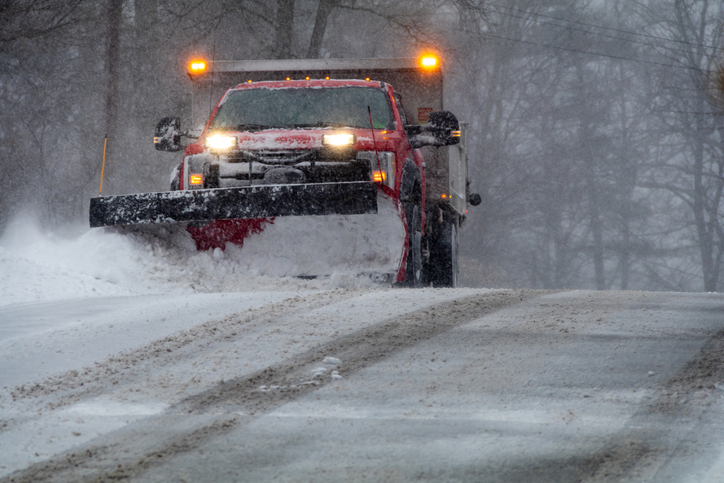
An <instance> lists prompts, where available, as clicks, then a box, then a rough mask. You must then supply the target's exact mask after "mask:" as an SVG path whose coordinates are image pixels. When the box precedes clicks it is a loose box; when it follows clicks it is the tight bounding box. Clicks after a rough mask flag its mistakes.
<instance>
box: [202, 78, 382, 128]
mask: <svg viewBox="0 0 724 483" xmlns="http://www.w3.org/2000/svg"><path fill="white" fill-rule="evenodd" d="M367 106H369V107H370V109H371V111H372V124H373V126H374V127H375V129H389V128H391V125H392V122H393V121H394V117H393V115H392V111H391V109H390V104H389V101H388V97H387V95H386V94H385V93H384V92H383V91H382V90H381V89H378V88H372V87H324V88H313V87H295V88H284V89H265V88H260V89H240V90H237V91H233V92H231V93H230V94H229V96H228V98H227V99H226V101H225V102H224V103H223V104H222V105H221V106H220V107H219V110H218V111H217V113H216V116H215V117H214V119H213V120H212V121H211V124H210V126H209V127H210V128H211V129H234V130H240V131H255V130H261V129H271V128H315V127H352V128H363V129H364V128H366V129H369V127H370V119H369V116H368V113H367Z"/></svg>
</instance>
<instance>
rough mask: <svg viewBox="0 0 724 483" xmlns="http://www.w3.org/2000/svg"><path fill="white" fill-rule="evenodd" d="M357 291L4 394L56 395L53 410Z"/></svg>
mask: <svg viewBox="0 0 724 483" xmlns="http://www.w3.org/2000/svg"><path fill="white" fill-rule="evenodd" d="M359 294H360V292H359V291H356V290H350V289H340V290H333V291H330V292H323V293H318V294H312V295H305V296H296V297H292V298H290V299H286V300H282V301H279V302H272V303H269V304H266V305H264V306H262V307H260V308H258V309H253V310H249V311H248V312H247V313H246V314H242V315H239V314H234V315H229V316H226V317H224V318H222V319H216V320H210V321H207V322H205V323H202V324H199V325H197V326H195V327H192V328H190V329H188V330H184V331H181V332H177V333H175V334H172V335H169V336H167V337H164V338H162V339H158V340H156V341H153V342H151V343H149V344H147V345H145V346H143V347H139V348H137V349H133V350H130V351H125V352H122V353H120V354H118V355H115V356H112V357H109V358H108V359H106V360H105V361H103V362H99V363H96V364H95V365H93V366H90V367H86V368H84V369H81V370H71V371H67V372H65V373H62V374H59V375H56V376H51V377H49V378H47V379H45V380H43V381H41V382H39V383H36V384H33V385H31V386H25V385H22V386H18V387H16V388H14V389H12V390H11V391H10V396H11V397H12V399H13V401H18V400H23V399H35V398H40V397H43V396H52V395H58V398H57V399H56V400H54V401H50V402H48V403H47V405H48V407H49V408H50V409H56V408H59V407H61V406H66V405H68V404H72V403H74V402H76V401H78V400H79V399H80V398H81V397H83V396H84V395H88V394H93V393H95V392H98V391H102V390H103V389H104V388H105V387H106V385H107V384H108V383H109V382H110V383H111V384H112V385H117V384H119V383H122V382H123V381H124V380H128V379H133V376H134V375H135V374H134V373H136V372H139V371H142V369H143V364H144V363H146V364H148V363H152V364H153V365H154V366H156V367H159V366H161V365H167V364H172V363H174V362H176V360H177V358H176V356H177V354H178V351H180V350H182V349H186V350H187V351H194V350H198V348H199V346H208V345H210V344H212V343H214V342H216V341H221V340H225V339H230V338H233V337H235V336H236V335H237V332H238V331H241V330H247V329H249V328H250V327H252V326H259V325H263V324H265V323H268V321H269V320H270V319H276V318H280V317H284V316H290V315H293V314H295V313H299V312H304V311H308V310H310V308H311V307H314V308H319V307H323V306H327V305H332V304H335V303H339V302H342V301H344V300H347V299H350V298H354V297H358V296H359Z"/></svg>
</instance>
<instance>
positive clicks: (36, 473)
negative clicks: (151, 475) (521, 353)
mask: <svg viewBox="0 0 724 483" xmlns="http://www.w3.org/2000/svg"><path fill="white" fill-rule="evenodd" d="M548 293H551V292H549V291H539V290H505V291H495V292H488V293H484V294H479V295H473V296H468V297H464V298H460V299H455V300H452V301H450V302H445V303H442V304H438V305H436V306H434V307H431V308H426V309H421V310H418V311H415V312H412V313H407V314H405V315H402V316H399V317H395V318H392V319H388V320H384V321H382V322H380V323H379V324H376V325H373V326H369V327H366V328H363V329H361V330H359V331H357V332H354V333H352V334H350V335H347V336H343V337H340V338H337V339H335V340H332V341H330V342H328V343H325V344H322V345H320V346H318V347H315V348H313V349H311V350H307V351H305V352H303V353H301V354H298V355H296V356H293V357H291V358H289V359H287V360H285V361H283V362H280V363H278V364H273V365H270V366H269V367H267V368H265V369H264V370H261V371H258V372H256V373H254V374H252V375H250V376H244V377H241V378H238V379H235V380H230V381H225V382H223V383H220V384H218V385H217V386H216V387H213V388H212V389H210V390H207V391H205V392H203V393H201V394H198V395H195V396H192V397H189V398H187V399H186V400H184V401H182V402H180V403H179V404H177V405H175V406H173V407H172V408H170V409H169V410H168V411H167V412H166V413H165V414H163V415H161V416H158V417H155V418H151V419H152V420H150V421H143V422H142V423H143V424H134V425H130V426H128V427H126V428H123V430H120V431H118V432H116V433H115V434H110V435H106V436H103V437H100V438H98V440H96V441H97V442H98V443H101V444H95V445H91V446H89V447H86V448H83V449H80V450H76V451H77V453H76V452H72V453H66V454H64V455H59V456H56V457H54V458H52V459H50V460H48V461H46V462H43V463H38V464H36V465H33V466H31V467H29V468H27V469H25V470H21V471H20V472H17V473H15V474H14V475H10V476H8V477H7V478H4V479H2V480H0V481H2V482H5V481H8V482H9V481H12V482H30V481H33V482H35V481H46V480H48V479H53V480H78V479H83V480H87V481H99V482H104V481H117V480H118V479H127V478H135V477H139V476H140V475H142V474H143V472H144V471H145V470H147V469H148V468H150V467H152V466H155V465H157V464H161V463H164V462H166V461H168V460H169V458H173V457H175V456H179V455H183V454H184V453H186V452H188V451H191V450H193V449H194V448H196V447H198V446H200V445H201V444H202V443H203V442H204V441H206V440H208V439H210V438H213V437H216V436H219V435H222V434H224V433H226V432H228V431H230V430H232V429H234V428H236V427H238V426H239V425H240V424H242V423H248V422H250V421H252V420H253V419H255V418H257V417H260V416H262V415H264V414H266V413H269V412H271V411H273V410H274V409H276V408H278V407H280V406H282V405H284V404H286V403H288V402H291V401H293V400H295V399H298V398H301V397H303V396H305V395H307V394H309V393H311V392H313V391H315V390H317V389H319V388H321V387H324V386H325V385H326V384H328V383H330V382H331V381H332V380H333V379H332V376H331V375H330V374H325V375H323V376H322V377H318V378H310V376H309V374H310V372H311V369H312V368H313V367H314V366H318V365H319V364H320V363H321V361H322V360H323V359H324V357H327V356H333V357H335V358H338V359H341V360H342V363H343V365H342V366H341V367H340V369H339V372H340V373H341V374H342V375H343V376H344V375H347V376H348V375H351V374H353V373H355V372H357V371H359V370H361V369H363V368H365V367H368V366H370V365H372V364H374V363H376V362H378V361H381V360H383V359H385V358H386V357H389V356H391V355H393V354H395V353H397V352H399V351H401V350H403V349H406V348H409V347H412V346H414V345H416V344H418V343H420V342H423V341H426V340H429V339H431V338H433V337H435V336H436V335H439V334H441V333H443V332H446V331H448V330H450V329H452V328H454V327H456V326H459V325H461V324H464V323H467V322H470V321H473V320H475V319H478V318H481V317H484V316H486V315H489V314H491V313H493V312H496V311H498V310H501V309H503V308H506V307H509V306H512V305H515V304H518V303H520V302H523V301H525V300H528V299H531V298H535V297H539V296H542V295H545V294H548ZM265 387H266V388H265ZM208 414H216V416H213V417H212V418H211V420H210V419H209V416H205V415H208ZM179 421H197V422H198V425H197V426H196V427H193V428H189V429H187V430H186V431H182V432H180V433H179V434H177V435H176V436H175V437H174V438H172V440H170V441H158V439H159V437H158V436H156V435H157V434H163V431H161V432H160V433H155V432H154V428H158V429H159V430H162V429H163V428H166V429H167V428H169V427H173V425H174V424H178V422H179ZM149 423H150V424H151V428H149V427H148V424H149ZM149 435H151V436H150V438H151V439H153V438H156V439H155V440H152V441H150V442H149V441H148V439H149ZM104 441H107V443H104Z"/></svg>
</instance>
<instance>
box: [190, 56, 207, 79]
mask: <svg viewBox="0 0 724 483" xmlns="http://www.w3.org/2000/svg"><path fill="white" fill-rule="evenodd" d="M207 67H208V66H207V65H206V61H205V60H204V59H194V60H192V61H191V62H189V66H188V68H189V74H192V75H200V74H203V73H204V72H206V68H207Z"/></svg>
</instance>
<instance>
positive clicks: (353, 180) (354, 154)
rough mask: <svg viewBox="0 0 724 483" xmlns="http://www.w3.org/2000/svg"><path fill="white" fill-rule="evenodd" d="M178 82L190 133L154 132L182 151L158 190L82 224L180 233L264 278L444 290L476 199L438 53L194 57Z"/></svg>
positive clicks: (95, 211)
mask: <svg viewBox="0 0 724 483" xmlns="http://www.w3.org/2000/svg"><path fill="white" fill-rule="evenodd" d="M188 75H189V77H190V79H191V81H192V84H193V94H192V109H191V111H192V114H191V117H192V126H195V127H197V130H196V131H182V130H181V122H180V119H179V118H178V117H166V118H163V119H162V120H161V121H160V122H159V123H158V125H157V127H156V132H155V136H154V144H155V147H156V149H158V150H161V151H169V152H176V151H181V150H183V159H182V161H181V163H180V164H179V165H178V167H177V168H176V169H175V170H174V172H173V174H172V177H171V186H170V188H171V190H170V191H168V192H158V193H141V194H131V195H118V196H99V197H98V198H93V199H92V200H91V204H90V225H91V227H103V226H106V227H117V226H122V227H130V228H125V229H132V230H141V231H142V230H144V229H150V228H151V227H153V226H155V225H159V224H160V225H163V226H174V227H182V228H183V229H185V230H186V231H187V232H188V233H189V234H190V236H191V237H192V238H193V240H194V241H195V243H196V248H197V249H198V250H209V249H221V250H224V249H227V250H228V247H229V245H228V244H229V243H232V244H233V245H235V247H234V249H235V250H237V249H238V250H240V252H239V253H240V254H241V256H243V257H245V259H248V260H249V262H250V264H249V266H250V267H251V268H252V269H256V270H257V273H259V272H261V273H265V274H267V275H286V276H301V277H315V276H322V275H331V274H333V273H337V272H347V273H349V272H355V274H357V275H360V274H364V275H367V276H370V277H372V278H373V279H374V280H376V281H380V282H393V283H398V284H400V285H403V286H409V287H419V286H429V285H430V284H432V285H433V286H438V287H455V286H456V285H457V273H458V230H459V228H460V225H461V224H462V223H463V222H464V221H465V215H466V212H467V208H468V206H469V205H477V204H479V203H480V196H479V195H477V194H470V192H469V182H468V179H467V157H466V155H465V131H464V127H465V126H464V125H461V124H460V123H459V122H458V120H457V118H456V117H455V116H454V115H453V114H452V113H450V112H448V111H444V110H443V71H442V66H441V62H440V60H439V58H438V57H437V56H434V55H426V56H422V57H420V58H393V59H384V58H376V59H313V60H250V61H214V62H207V61H205V60H202V59H196V60H193V61H191V62H190V63H189V66H188ZM229 86H232V87H231V88H229ZM212 99H220V100H219V101H218V102H217V103H216V104H215V105H213V104H211V102H210V100H212ZM198 128H201V129H198ZM183 137H187V138H189V140H190V141H189V142H188V143H187V144H186V145H184V144H183V143H182V138H183ZM255 263H256V264H255Z"/></svg>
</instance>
